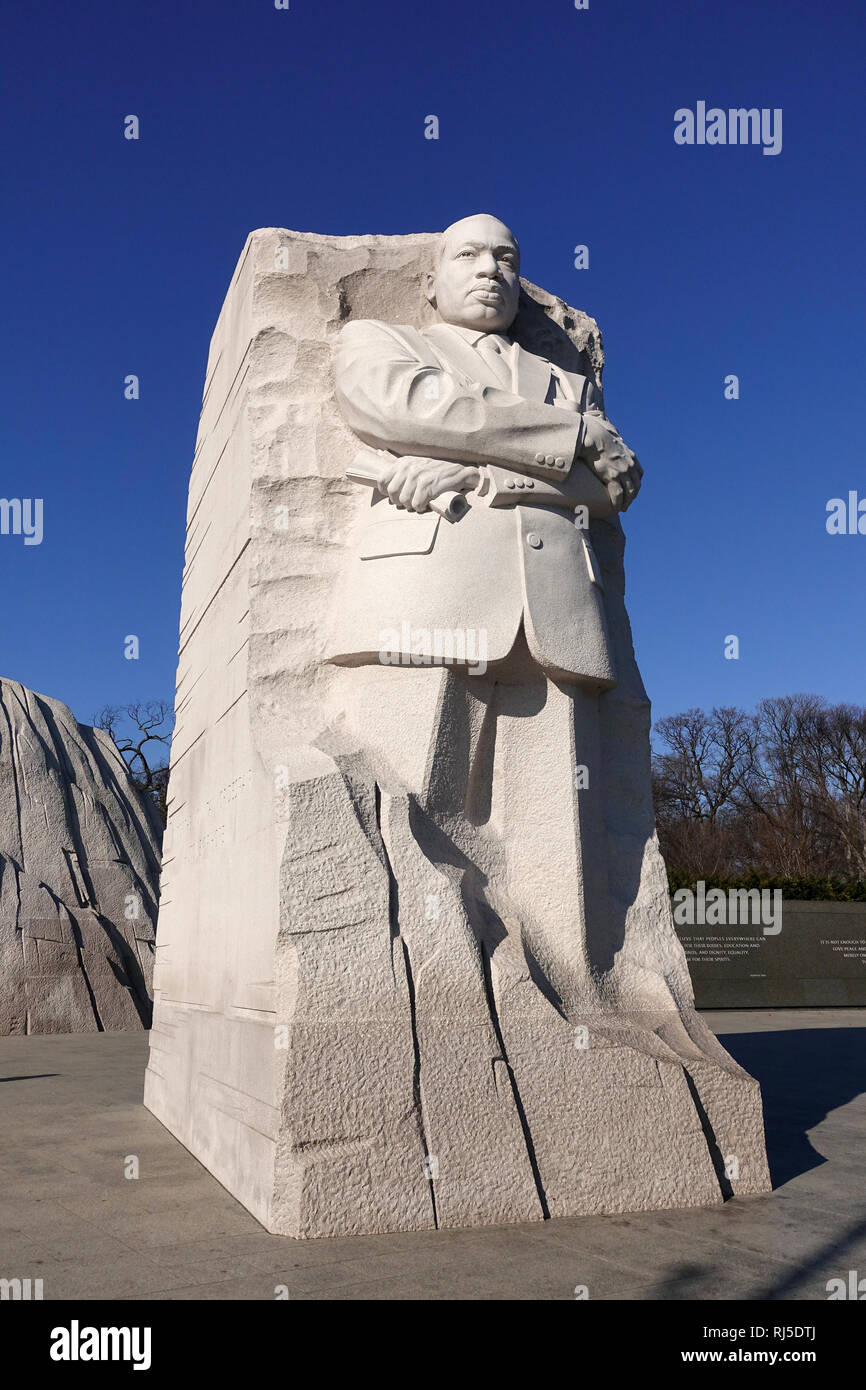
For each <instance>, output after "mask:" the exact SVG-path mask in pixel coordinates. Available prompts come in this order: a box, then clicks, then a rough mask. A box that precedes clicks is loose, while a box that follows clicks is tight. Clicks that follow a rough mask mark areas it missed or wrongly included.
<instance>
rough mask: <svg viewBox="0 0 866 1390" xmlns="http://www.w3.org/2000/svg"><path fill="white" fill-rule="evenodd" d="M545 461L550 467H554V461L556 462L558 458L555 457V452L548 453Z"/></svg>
mask: <svg viewBox="0 0 866 1390" xmlns="http://www.w3.org/2000/svg"><path fill="white" fill-rule="evenodd" d="M544 462H545V463H546V464H547V465H548V466H549V467H553V465H554V463H555V462H556V460H555V459H554V457H553V454H548V455H547V457H546V458H545V460H544Z"/></svg>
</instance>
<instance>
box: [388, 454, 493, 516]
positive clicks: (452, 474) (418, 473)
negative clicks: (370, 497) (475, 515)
mask: <svg viewBox="0 0 866 1390" xmlns="http://www.w3.org/2000/svg"><path fill="white" fill-rule="evenodd" d="M480 479H481V474H480V472H479V470H478V469H477V468H475V467H471V466H467V465H465V464H462V463H448V462H443V461H442V460H441V459H430V458H418V457H416V455H414V454H407V455H406V456H405V457H404V458H398V459H394V461H393V465H392V466H388V467H387V468H386V469H385V471H384V472H383V474H382V476H381V477H380V479H379V483H378V488H379V491H380V492H381V493H383V494H385V495H387V496H388V497H390V499H391V501H392V502H393V503H394V505H395V506H396V507H403V508H405V510H406V511H407V512H426V510H427V508H428V506H429V504H430V502H431V500H432V499H433V498H434V497H439V496H440V495H441V494H442V493H443V492H471V490H472V489H473V488H474V487H477V486H478V483H479V482H480Z"/></svg>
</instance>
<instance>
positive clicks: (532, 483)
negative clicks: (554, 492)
mask: <svg viewBox="0 0 866 1390" xmlns="http://www.w3.org/2000/svg"><path fill="white" fill-rule="evenodd" d="M526 486H527V487H535V479H534V478H527V479H526Z"/></svg>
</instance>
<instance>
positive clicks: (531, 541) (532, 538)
mask: <svg viewBox="0 0 866 1390" xmlns="http://www.w3.org/2000/svg"><path fill="white" fill-rule="evenodd" d="M526 544H527V545H531V546H532V549H533V550H540V549H541V537H540V536H539V534H538V532H537V531H529V532H528V533H527V536H526Z"/></svg>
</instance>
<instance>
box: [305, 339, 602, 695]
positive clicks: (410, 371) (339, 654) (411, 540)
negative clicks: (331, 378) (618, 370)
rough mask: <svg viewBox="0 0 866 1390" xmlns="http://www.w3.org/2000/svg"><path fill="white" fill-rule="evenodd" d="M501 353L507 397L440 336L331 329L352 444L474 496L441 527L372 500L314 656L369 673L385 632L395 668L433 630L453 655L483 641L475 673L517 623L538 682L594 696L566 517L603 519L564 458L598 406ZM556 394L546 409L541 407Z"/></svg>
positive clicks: (549, 371) (457, 342)
mask: <svg viewBox="0 0 866 1390" xmlns="http://www.w3.org/2000/svg"><path fill="white" fill-rule="evenodd" d="M512 351H513V377H512V389H511V390H508V389H506V388H505V387H504V386H503V383H502V380H501V379H500V377H498V376H497V375H496V374H495V373H494V371H493V369H492V368H491V367H489V366H488V364H487V363H486V362H485V361H484V359H483V358H482V357H481V356H480V354H479V353H478V352H477V351H476V350H475V348H474V347H473V346H472V344H471V342H469V341H468V340H467V338H465V337H463V336H462V335H461V333H460V331H459V330H454V329H453V328H452V327H450V326H449V325H447V324H443V323H438V324H435V325H433V326H432V327H430V328H428V329H425V330H423V331H422V330H418V329H415V328H412V327H408V326H393V325H390V324H385V323H379V322H377V321H375V320H355V321H354V322H351V323H349V324H347V325H346V326H345V327H344V329H343V330H342V332H341V334H340V338H339V342H338V347H337V352H336V361H335V368H336V394H337V402H338V405H339V407H340V410H341V413H342V415H343V418H344V419H345V421H346V423H347V424H348V425H349V427H350V428H351V429H352V430H353V432H354V433H355V434H356V435H357V436H358V438H359V439H361V440H363V442H364V443H365V444H368V445H371V446H372V447H374V448H377V449H387V450H390V451H391V452H392V453H396V454H399V455H406V454H416V455H425V456H427V457H429V458H437V459H453V460H458V461H460V462H462V463H469V464H476V465H478V466H480V467H481V468H482V473H483V475H484V481H483V483H482V488H483V489H484V492H483V495H479V494H478V493H470V494H469V495H468V497H467V501H468V502H469V507H468V509H467V511H466V512H465V513H464V515H463V516H461V517H460V518H459V519H458V520H456V521H449V520H447V519H445V518H443V517H440V516H438V515H437V514H436V513H434V512H432V511H428V512H423V513H415V512H407V511H405V510H403V509H401V508H398V507H396V506H394V505H393V503H391V502H390V500H389V499H388V498H387V497H382V496H380V495H379V494H378V493H377V492H374V493H373V494H372V496H371V499H370V504H369V508H368V509H367V510H366V512H365V516H364V519H363V522H362V524H361V528H360V531H359V533H358V535H357V537H356V538H355V543H354V547H353V554H352V558H351V561H350V563H349V565H348V567H347V571H346V573H345V575H344V581H343V585H342V591H341V593H340V595H339V597H338V600H337V603H336V605H335V615H334V618H335V621H334V625H333V628H332V631H331V634H330V638H329V642H328V645H327V650H326V659H328V660H330V661H336V662H339V663H341V664H347V665H360V664H363V663H368V662H378V661H379V660H380V659H382V658H381V657H380V653H382V652H383V650H388V649H391V650H393V643H394V634H395V633H396V634H398V635H399V638H398V646H399V650H400V652H401V654H403V653H404V654H405V656H406V657H407V658H409V657H411V651H412V646H413V641H412V634H413V633H419V634H424V633H428V634H429V633H432V632H435V631H436V630H440V631H442V632H446V633H448V632H450V633H456V634H457V644H456V645H457V649H459V645H460V634H465V633H473V634H478V633H482V632H483V634H484V646H485V650H486V659H487V662H488V663H490V662H495V661H498V660H501V659H502V658H503V657H505V656H506V655H507V653H508V652H509V651H510V649H511V647H512V645H513V643H514V640H515V637H516V636H517V633H518V631H519V628H520V624H521V621H522V622H523V624H524V628H525V632H526V639H527V642H528V645H529V649H530V651H531V653H532V655H533V657H534V658H535V660H536V661H537V662H538V663H539V665H540V666H542V667H543V668H544V669H545V670H546V671H547V672H548V673H549V674H550V675H551V676H553V677H555V678H560V679H566V680H576V681H579V682H581V683H585V684H587V685H589V686H592V687H595V688H596V689H607V688H610V687H611V686H613V685H614V684H615V683H616V674H615V671H614V669H613V662H612V658H611V653H610V643H609V641H608V632H607V624H606V618H605V608H604V594H603V590H602V580H601V573H600V570H599V566H598V563H597V561H596V558H595V555H594V553H593V550H592V546H591V544H590V540H589V536H588V534H587V530H586V528H585V526H581V525H579V524H577V522H576V516H575V508H576V507H579V506H582V507H586V508H587V509H588V511H589V515H590V516H591V517H593V518H596V517H599V518H600V517H609V516H612V515H613V513H614V509H613V506H612V504H611V502H610V499H609V497H608V494H607V490H606V488H605V487H604V485H603V484H602V483H601V481H600V480H599V479H598V478H597V477H596V475H595V474H594V473H593V472H592V470H591V469H590V468H588V467H587V465H586V464H584V463H582V462H581V461H579V460H578V461H574V454H575V449H576V448H577V445H578V442H579V440H580V438H581V435H582V430H583V424H582V417H583V414H584V413H585V412H587V411H594V412H596V413H598V414H602V411H601V406H600V400H599V397H598V394H597V393H596V391H595V389H594V387H593V384H592V382H591V381H589V379H588V378H586V377H584V376H581V375H579V374H577V373H573V372H564V371H563V370H562V369H561V368H559V367H557V368H556V375H557V377H558V382H559V384H558V387H557V386H556V385H555V384H554V381H553V372H554V369H553V367H552V364H551V363H550V362H548V361H547V360H546V359H544V358H542V357H539V356H537V355H536V354H534V353H531V352H528V351H527V350H526V349H524V348H521V347H519V346H518V345H517V344H515V345H514V347H513V349H512ZM557 389H558V391H559V392H564V393H565V396H566V399H565V400H564V401H563V404H562V405H559V404H558V405H554V404H552V403H551V402H552V400H553V398H554V395H555V393H556V391H557ZM609 428H611V429H612V428H613V427H612V426H609ZM407 643H408V649H407ZM418 649H419V648H418V647H417V646H416V650H418ZM475 650H477V646H476V648H475ZM407 664H408V662H407ZM416 664H417V663H416Z"/></svg>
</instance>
